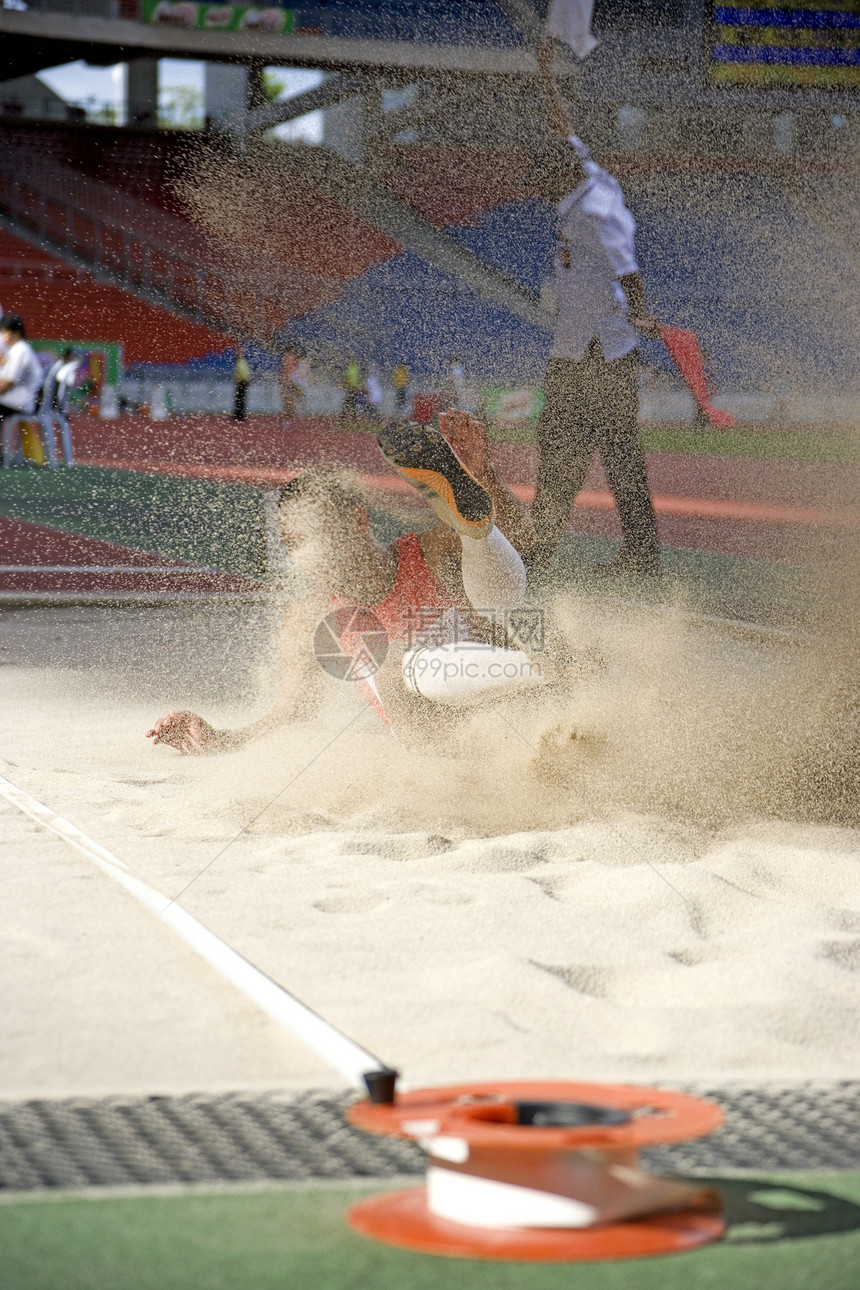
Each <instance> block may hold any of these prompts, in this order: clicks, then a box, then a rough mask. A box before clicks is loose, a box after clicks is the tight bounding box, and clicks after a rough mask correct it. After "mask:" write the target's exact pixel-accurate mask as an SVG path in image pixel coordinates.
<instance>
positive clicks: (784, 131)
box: [773, 112, 797, 157]
mask: <svg viewBox="0 0 860 1290" xmlns="http://www.w3.org/2000/svg"><path fill="white" fill-rule="evenodd" d="M796 147H797V118H796V117H795V115H794V113H793V112H780V114H779V116H775V117H774V118H773V148H774V152H776V153H778V154H779V156H781V157H790V156H792V155H793V153H794V150H795V148H796Z"/></svg>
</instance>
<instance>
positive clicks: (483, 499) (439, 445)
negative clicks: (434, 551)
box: [378, 421, 494, 538]
mask: <svg viewBox="0 0 860 1290" xmlns="http://www.w3.org/2000/svg"><path fill="white" fill-rule="evenodd" d="M378 443H379V447H380V449H381V451H382V455H383V457H384V458H385V460H386V461H387V462H389V463H390V464H391V465H392V466H393V467H394V469H395V470H396V471H397V473H398V475H401V476H402V477H403V479H405V480H406V481H407V483H409V484H411V485H412V487H413V488H417V489H418V492H419V493H420V494H421V495H422V497H424V498H425V499H426V501H427V504H428V505H429V507H430V509H431V510H432V511H433V512H434V513H435V514H436V515H438V516H439V519H440V520H442V522H443V523H444V524H447V525H448V527H449V528H452V529H454V531H455V532H456V533H461V534H463V535H464V536H466V537H473V538H482V537H486V536H487V534H488V533H489V532H490V530H491V528H492V527H493V520H494V512H493V501H492V498H491V497H490V495H489V493H488V492H487V491H486V489H484V488H482V487H481V485H480V484H479V483H478V481H477V480H476V479H474V478H473V477H472V475H470V474H469V472H468V470H466V467H465V466H464V465H463V464H462V463H461V462H460V460H459V459H458V457H457V455H456V453H455V452H454V449H453V448H452V447H451V445H450V444H449V443H448V441H447V440H446V439H445V437H444V436H443V434H442V432H441V430H439V429H438V427H437V426H434V425H427V426H422V425H419V424H418V422H417V421H393V422H391V424H390V425H388V426H386V428H385V430H383V432H382V434H381V435H380V436H379V439H378Z"/></svg>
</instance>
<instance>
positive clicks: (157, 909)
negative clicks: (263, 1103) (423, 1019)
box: [0, 775, 387, 1093]
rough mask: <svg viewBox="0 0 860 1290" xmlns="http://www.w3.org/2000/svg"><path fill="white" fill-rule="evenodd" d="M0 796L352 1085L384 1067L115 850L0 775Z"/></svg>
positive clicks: (360, 1084)
mask: <svg viewBox="0 0 860 1290" xmlns="http://www.w3.org/2000/svg"><path fill="white" fill-rule="evenodd" d="M0 797H2V798H4V799H5V800H6V801H7V802H9V804H10V805H11V806H15V807H17V808H18V810H19V811H22V812H23V813H24V814H25V815H28V816H29V817H30V819H31V820H34V821H35V822H36V823H37V824H40V825H41V826H42V827H43V828H45V829H50V830H51V832H52V833H56V834H57V836H58V837H60V838H62V839H63V841H64V842H67V843H68V845H69V846H71V847H74V848H75V850H76V851H79V852H80V853H81V855H84V856H86V858H87V859H88V860H91V861H92V863H93V864H94V865H97V866H98V868H99V869H101V870H102V872H103V873H106V874H107V875H108V877H110V878H113V879H114V880H115V881H116V882H118V883H119V884H120V886H121V887H124V888H125V890H126V891H127V892H129V894H130V895H132V896H134V898H135V900H138V901H140V903H141V904H142V905H144V906H145V907H146V908H147V909H148V910H149V911H150V913H152V914H154V915H155V917H156V918H158V919H159V920H160V921H161V922H162V923H165V924H166V926H168V927H169V928H170V929H171V930H172V931H173V932H175V933H176V935H177V936H178V937H179V938H180V940H182V941H184V942H185V944H186V945H187V946H188V947H189V949H192V950H193V951H194V952H195V954H198V955H199V956H200V958H202V959H204V960H205V961H206V962H207V963H208V964H209V966H210V967H212V968H214V969H215V971H216V972H217V973H218V974H219V975H220V976H222V977H223V978H224V979H225V981H229V982H230V984H231V985H233V986H235V987H236V989H237V990H239V991H241V993H242V994H243V995H244V996H245V998H246V999H250V1000H251V1002H252V1003H255V1004H256V1005H257V1007H258V1008H260V1009H261V1011H263V1012H265V1013H266V1015H267V1016H269V1017H271V1018H272V1020H273V1021H277V1022H278V1023H279V1024H280V1025H282V1026H284V1027H285V1028H286V1029H287V1030H289V1031H290V1033H291V1034H292V1035H294V1036H295V1037H296V1038H297V1039H300V1040H301V1041H302V1043H303V1044H305V1045H306V1047H308V1048H310V1049H311V1051H312V1052H314V1053H316V1054H317V1056H318V1057H321V1058H322V1059H323V1061H324V1062H326V1063H327V1064H328V1065H329V1066H331V1067H332V1068H333V1069H334V1070H336V1071H337V1072H338V1074H339V1075H342V1076H343V1078H344V1079H345V1080H347V1082H348V1083H350V1084H352V1085H353V1086H354V1087H355V1088H358V1089H360V1090H361V1091H362V1092H363V1093H366V1091H367V1085H366V1083H365V1079H364V1077H365V1075H367V1074H373V1073H374V1072H377V1071H384V1070H386V1069H387V1068H386V1067H385V1065H384V1063H383V1062H381V1061H380V1060H379V1058H378V1057H374V1055H373V1053H369V1052H368V1051H367V1049H365V1048H362V1047H361V1046H360V1045H359V1044H356V1043H354V1042H353V1040H351V1039H349V1038H348V1037H347V1036H346V1035H344V1034H342V1033H341V1031H339V1030H338V1029H337V1028H336V1027H335V1026H332V1025H331V1023H330V1022H328V1021H326V1020H325V1018H323V1017H320V1016H319V1015H318V1014H317V1013H316V1012H314V1011H313V1010H312V1009H311V1008H309V1007H307V1005H306V1004H304V1003H302V1002H301V1000H300V999H297V998H296V997H295V995H292V994H290V992H289V991H288V990H285V989H284V987H283V986H281V985H278V983H277V982H276V981H273V980H272V979H271V977H268V976H266V974H265V972H261V971H260V969H259V968H257V967H254V965H253V963H249V962H248V960H247V959H245V958H243V957H242V955H241V954H237V952H236V951H235V950H234V949H231V947H230V946H229V945H227V943H226V942H225V941H222V940H221V938H220V937H218V936H216V935H215V933H214V932H210V931H209V929H208V928H206V927H204V926H203V924H202V923H199V922H198V921H197V919H196V918H193V917H192V916H191V914H188V913H186V911H185V910H184V909H182V907H181V906H180V905H177V904H175V903H174V902H173V901H172V900H170V898H169V897H168V896H165V895H163V894H162V893H161V892H159V891H156V890H155V889H154V888H153V887H149V886H147V884H146V883H145V882H141V881H140V879H139V878H135V877H134V875H133V874H132V873H130V872H129V868H128V865H126V864H124V863H123V861H122V860H120V859H119V858H118V857H117V856H115V855H113V854H112V853H111V852H110V851H107V850H106V849H105V848H104V847H103V846H100V845H99V843H98V842H95V841H94V840H93V839H92V838H90V837H88V836H87V835H86V833H82V832H81V830H80V829H79V828H77V826H76V825H74V824H72V823H71V822H70V821H69V820H64V819H63V818H62V816H60V815H57V814H56V813H55V812H54V811H52V810H51V809H50V808H49V807H47V806H45V805H44V804H43V803H42V802H38V801H36V799H35V798H34V797H30V795H29V793H25V792H23V790H22V789H20V788H17V787H16V786H15V785H14V784H13V783H11V782H10V780H8V779H5V778H4V777H3V776H2V775H0Z"/></svg>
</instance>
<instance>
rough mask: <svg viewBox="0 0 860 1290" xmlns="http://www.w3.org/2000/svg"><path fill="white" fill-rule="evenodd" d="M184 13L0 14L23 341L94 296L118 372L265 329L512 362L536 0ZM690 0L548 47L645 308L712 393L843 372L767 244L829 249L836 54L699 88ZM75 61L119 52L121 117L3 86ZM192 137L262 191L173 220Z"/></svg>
mask: <svg viewBox="0 0 860 1290" xmlns="http://www.w3.org/2000/svg"><path fill="white" fill-rule="evenodd" d="M191 9H194V14H195V18H194V21H195V23H198V25H197V26H194V27H190V26H188V22H189V21H190V18H189V14H190V13H191ZM198 10H199V14H198ZM204 11H206V6H202V7H201V6H199V5H198V6H197V7H196V9H195V8H194V6H193V5H192V6H190V7H189V8H188V13H186V12H185V10H184V9H183V8H182V6H181V5H180V6H178V7H177V6H176V5H171V4H170V3H167V0H165V3H162V4H156V5H153V4H149V3H148V2H147V0H144V3H143V4H142V5H141V6H139V7H138V6H136V5H134V4H132V3H130V2H129V0H123V2H122V3H119V4H118V3H114V2H113V0H103V2H102V0H81V2H80V3H79V4H77V5H76V6H75V7H74V8H73V9H72V10H71V11H70V10H69V8H68V6H66V5H65V4H61V3H60V0H57V8H56V10H55V11H54V10H52V3H51V0H39V2H38V3H34V4H29V5H27V6H26V7H23V6H22V7H21V8H12V9H10V8H4V9H2V10H0V30H2V32H3V42H2V43H3V50H2V55H0V58H2V60H3V61H2V67H3V74H4V77H5V78H6V81H5V83H6V85H7V86H8V87H11V88H10V89H8V90H6V91H5V92H4V97H3V99H2V101H0V113H2V115H0V130H2V136H3V145H4V146H3V156H2V161H0V185H2V194H0V219H2V227H3V233H4V241H3V256H2V261H0V266H2V267H0V275H2V276H0V288H2V291H0V300H2V301H3V303H4V306H5V304H6V302H7V301H8V302H9V303H10V304H11V303H20V299H19V298H20V296H21V292H22V290H23V288H24V286H25V284H26V285H27V288H28V289H27V292H26V295H27V302H28V303H27V308H28V310H29V313H30V315H31V318H32V320H33V322H32V326H33V327H35V328H36V331H37V332H38V333H39V334H41V335H45V336H48V335H50V336H63V335H68V334H69V327H70V326H71V325H72V324H71V320H72V319H73V318H77V319H78V320H79V322H78V325H77V328H76V330H77V331H78V333H79V334H83V333H84V332H86V333H87V334H88V335H89V334H91V333H92V327H93V324H94V322H95V319H96V318H98V319H99V330H100V331H101V332H102V333H109V336H107V338H111V339H116V340H120V339H121V340H122V343H123V345H124V348H125V362H126V364H128V365H133V366H137V365H139V364H141V363H144V364H146V363H155V364H164V363H173V364H177V365H183V364H185V363H187V362H188V361H189V360H192V359H194V360H197V361H198V366H199V363H200V362H201V361H206V360H207V359H208V361H209V362H210V364H211V366H212V367H213V370H218V368H219V358H218V355H219V354H221V353H223V352H224V351H226V350H227V348H228V347H229V345H230V344H235V338H236V337H237V336H242V337H244V338H246V339H248V340H250V341H252V342H254V343H256V344H257V345H258V346H259V347H260V348H261V349H262V350H263V351H268V352H271V353H272V354H276V353H277V352H278V350H279V349H282V348H283V345H284V344H285V343H286V342H287V339H288V338H292V339H294V340H296V341H299V342H301V343H302V344H303V345H305V346H306V347H307V348H308V350H309V351H310V352H311V353H312V354H313V355H314V356H315V357H317V358H318V359H319V360H320V361H321V362H330V361H331V360H332V359H333V358H334V357H335V356H336V355H338V354H341V353H343V352H344V351H345V350H347V349H348V350H350V351H354V352H355V354H356V356H357V357H358V358H359V359H360V360H362V361H363V362H365V363H367V362H370V361H376V362H378V363H379V364H380V365H381V366H382V367H384V368H385V369H386V370H387V369H389V368H390V367H391V366H392V365H393V364H394V363H395V362H397V361H403V362H405V363H406V364H407V365H408V366H409V367H410V369H411V370H412V371H413V372H415V373H416V374H420V377H421V379H422V380H423V381H425V382H427V381H431V380H432V379H433V378H434V377H438V374H439V373H440V372H441V371H442V370H443V368H444V364H445V361H446V356H447V354H448V353H449V352H452V351H456V352H458V353H459V354H460V355H462V356H463V359H464V362H465V364H466V366H467V368H468V369H469V371H470V372H471V373H473V374H474V376H475V377H476V378H477V379H480V380H495V381H497V382H508V383H517V382H522V381H534V380H536V379H537V378H538V375H539V372H540V369H541V365H542V363H543V360H544V358H545V354H546V350H547V345H548V336H549V326H550V323H549V321H548V318H547V316H546V315H545V314H544V313H543V312H542V310H541V306H540V287H541V283H542V279H543V277H545V275H546V265H547V258H548V248H549V245H550V242H551V237H552V229H551V216H550V212H549V208H548V207H547V206H545V205H544V204H543V203H536V202H535V200H534V199H533V198H530V197H529V196H528V194H527V193H526V192H525V191H524V188H523V177H524V173H525V169H526V166H527V159H528V153H529V148H530V146H531V145H532V144H533V143H534V142H535V140H536V139H537V138H539V136H540V131H541V128H542V127H541V119H540V114H539V105H538V99H537V94H536V88H535V84H534V80H535V78H534V74H533V61H532V56H531V54H530V52H529V48H530V40H531V38H532V35H533V27H534V24H536V23H537V22H538V21H539V20H540V18H541V16H542V15H541V11H540V5H538V6H533V5H530V4H528V3H526V2H525V0H522V2H521V3H515V2H514V0H510V2H509V3H501V2H499V3H490V2H488V3H482V4H474V3H472V4H468V3H463V4H460V3H456V4H454V3H442V2H441V0H439V2H438V3H422V4H418V3H414V4H413V3H398V4H394V3H383V2H382V0H380V2H379V3H376V2H374V0H349V2H346V0H344V2H339V3H331V4H327V5H319V6H315V7H308V8H305V7H301V8H296V9H284V10H283V11H275V10H271V9H270V10H265V11H260V12H265V13H266V14H267V15H269V17H270V18H271V16H272V15H275V14H277V13H280V15H281V17H282V19H283V21H282V24H281V26H282V31H281V33H280V34H270V31H269V28H267V27H266V25H265V24H261V25H258V26H257V27H256V28H252V27H246V28H244V29H240V30H235V31H232V30H231V31H220V30H218V29H217V28H215V27H214V26H210V25H209V23H208V19H206V18H205V16H203V15H204ZM206 12H208V11H206ZM236 12H237V13H238V12H239V11H238V10H236ZM49 14H50V15H51V17H50V18H49V17H48V15H49ZM198 19H199V21H198ZM707 19H708V15H707V14H706V13H705V12H703V9H702V5H701V4H700V3H696V2H695V0H686V2H685V0H671V2H670V0H662V2H661V0H650V2H649V3H641V4H635V5H632V4H626V3H621V2H620V0H619V2H617V3H612V2H611V0H604V3H600V2H598V4H597V5H596V8H595V16H594V30H595V32H596V34H597V37H598V42H599V43H598V46H597V48H596V50H595V51H594V52H593V54H592V55H591V56H590V57H589V58H588V59H587V60H585V61H584V62H582V63H577V62H576V60H574V59H572V58H571V59H570V60H568V66H567V67H566V68H565V71H566V78H565V81H566V86H567V90H568V92H569V94H570V95H571V101H572V103H573V104H574V105H575V114H576V116H577V119H578V121H579V122H580V129H581V134H582V136H583V137H584V138H586V139H587V141H588V142H589V145H590V146H591V148H592V151H593V152H594V153H595V155H597V156H599V157H600V159H601V160H602V161H605V163H606V164H608V165H609V167H610V169H612V170H613V172H614V173H615V174H617V175H618V177H619V178H620V179H621V181H622V183H623V184H624V188H625V192H626V193H627V194H628V199H629V201H630V203H631V206H632V208H633V210H634V212H635V214H636V217H637V220H638V223H639V229H640V232H639V237H640V243H641V246H642V252H641V254H642V257H643V261H644V262H646V263H647V265H648V275H649V286H650V288H651V291H652V293H653V296H654V298H655V300H656V301H657V302H658V304H659V307H660V310H661V312H662V313H663V314H664V315H665V316H666V317H671V318H672V319H675V320H677V321H679V322H681V323H683V324H684V325H689V324H691V323H693V322H695V324H696V325H697V327H698V329H699V331H700V332H701V335H702V338H703V343H704V344H705V346H706V348H707V350H708V352H709V354H710V355H711V358H712V363H713V366H714V369H715V370H716V371H718V372H719V373H720V379H721V382H722V384H723V385H724V386H725V387H727V388H729V389H731V390H733V391H736V392H738V393H741V394H744V395H756V394H762V395H768V394H770V395H772V394H773V393H774V392H775V391H778V392H779V394H780V395H781V397H782V398H783V399H784V398H785V397H789V396H790V395H792V394H793V393H796V392H804V393H808V392H809V391H810V390H813V389H814V390H816V391H817V392H819V393H820V394H821V395H822V397H824V396H826V395H827V393H828V391H830V392H831V393H832V392H833V391H834V390H839V389H844V387H845V383H846V382H847V381H850V379H851V363H850V359H849V357H848V356H849V354H850V349H851V346H850V341H849V336H850V331H851V328H852V326H853V320H852V309H853V306H852V304H851V297H852V295H853V284H852V282H851V280H850V277H849V276H848V275H841V274H839V273H838V270H836V269H834V271H833V274H832V279H833V280H832V282H831V283H830V286H829V290H828V293H827V297H826V298H824V297H823V296H822V294H821V293H820V291H819V289H818V288H819V283H820V273H819V272H818V270H817V269H815V268H814V267H813V265H812V263H811V262H810V259H809V257H807V256H805V255H803V254H799V255H798V254H795V253H794V248H798V247H811V246H815V247H816V248H818V249H819V252H818V253H819V255H820V256H822V257H823V259H824V260H825V261H826V262H827V263H828V265H829V264H830V263H836V262H838V260H839V257H840V256H842V255H844V254H845V253H846V251H847V248H848V244H849V243H850V242H851V239H852V236H853V235H852V228H851V225H852V220H851V211H850V204H849V203H847V202H846V201H845V199H844V198H843V199H842V200H841V202H840V201H839V200H836V199H835V198H834V193H836V192H839V191H843V192H844V188H845V185H844V172H845V168H846V166H849V165H853V164H854V162H853V160H852V158H853V156H854V149H855V148H856V137H857V119H856V113H855V112H854V110H853V103H854V98H853V95H852V87H853V80H852V77H853V76H855V75H856V66H855V67H854V68H853V70H852V68H851V66H848V67H846V68H845V69H843V70H844V76H843V77H842V79H841V80H837V81H833V80H832V78H831V79H830V80H828V79H827V76H826V74H827V72H828V70H830V71H831V72H832V71H833V69H832V68H830V69H828V67H823V68H819V71H820V73H821V76H820V81H819V82H812V83H809V84H807V83H804V81H803V79H802V78H796V81H797V83H796V84H793V83H792V82H791V80H790V79H789V78H788V77H783V79H782V80H781V81H779V82H776V83H775V87H774V85H771V84H768V86H767V88H766V90H762V89H761V88H760V87H759V86H758V85H757V84H756V83H755V82H754V81H751V82H750V83H749V84H747V83H746V82H745V81H743V80H739V81H738V84H731V85H727V84H724V83H723V81H722V80H720V79H719V78H715V76H714V72H715V71H717V72H719V71H720V68H721V67H722V68H723V70H725V67H726V66H728V64H720V63H717V62H715V61H714V57H713V50H712V48H711V47H710V46H709V45H708V40H707V32H708V29H709V28H708V21H707ZM530 24H531V27H530ZM849 35H850V32H849ZM81 54H84V55H85V56H86V58H87V59H89V60H90V62H91V63H93V62H98V63H99V64H108V63H113V62H114V61H116V60H118V59H120V58H122V59H123V60H124V61H125V62H126V66H127V74H126V96H125V103H124V105H123V109H122V114H123V117H124V122H125V124H122V125H111V126H109V125H104V124H101V125H99V124H94V123H93V122H92V121H90V120H85V121H79V120H77V119H76V118H77V117H78V116H80V114H81V111H82V109H80V108H77V107H74V106H72V105H69V104H66V105H64V106H65V108H66V120H64V121H57V120H54V119H50V118H52V117H53V116H54V115H55V114H56V109H57V103H56V102H55V101H54V100H53V99H52V100H51V101H48V102H46V103H45V104H43V111H44V114H45V117H47V118H48V119H41V120H40V119H39V108H38V95H36V94H33V93H31V94H30V95H29V97H28V95H27V93H26V84H25V83H26V82H27V81H28V80H29V81H30V82H31V83H35V73H36V72H38V71H39V70H43V69H44V68H45V66H46V65H50V66H55V65H60V64H61V63H63V62H64V61H65V60H67V59H71V58H75V57H79V56H80V55H81ZM167 56H170V57H172V58H177V57H179V58H194V59H196V60H198V61H200V60H205V78H204V84H205V95H204V97H205V101H204V103H203V105H202V106H203V114H202V119H203V124H204V128H203V129H200V130H186V131H183V130H177V129H171V130H165V129H159V128H158V125H159V117H158V112H159V108H158V65H159V59H160V58H164V57H167ZM216 59H217V61H215V60H216ZM282 66H291V67H301V68H305V69H308V68H313V69H316V70H317V71H318V72H319V74H320V76H321V77H322V76H323V73H324V77H323V79H321V81H320V84H319V85H317V86H316V87H314V88H311V89H310V90H306V91H304V92H303V93H299V94H297V95H293V96H292V97H290V98H276V99H274V100H273V101H268V100H267V99H266V92H265V76H264V73H263V68H264V67H271V68H278V67H282ZM747 66H748V67H749V66H754V65H752V64H750V65H747ZM782 70H783V72H786V71H789V72H790V70H791V68H790V67H788V68H787V69H786V68H783V69H782ZM801 70H803V69H801ZM806 70H807V71H808V70H809V69H808V68H807V69H806ZM837 70H838V69H837ZM22 73H23V75H22ZM0 84H2V82H0ZM22 87H24V88H23V89H22ZM16 94H17V98H16ZM763 95H764V96H765V97H764V99H763V97H762V96H763ZM309 111H315V112H317V113H319V114H321V117H322V129H321V131H320V136H321V137H320V142H319V144H318V145H317V146H315V147H310V146H308V145H306V144H290V143H289V142H285V141H283V140H282V139H279V138H278V137H277V127H278V126H279V125H280V126H282V125H283V124H284V123H285V122H289V121H294V120H296V119H298V118H301V117H303V116H304V115H305V114H306V113H307V112H309ZM213 148H214V149H216V150H217V149H221V150H222V151H224V150H226V151H227V153H229V154H230V156H231V157H232V161H231V162H230V166H229V168H230V169H231V170H232V171H233V172H234V173H235V174H239V173H242V172H243V168H244V172H245V174H246V177H247V178H248V180H249V184H248V185H246V188H247V187H250V188H251V189H253V191H254V192H255V193H256V195H257V198H258V199H259V197H260V187H261V185H262V187H263V188H265V189H266V190H267V191H268V194H269V197H270V200H269V201H268V202H261V203H260V205H259V207H258V209H257V210H256V211H255V212H254V213H253V215H251V216H247V218H246V219H245V220H244V221H243V222H242V224H241V228H239V227H238V226H237V223H236V221H235V220H234V221H233V224H232V225H231V228H230V229H227V228H225V227H222V229H221V230H219V229H218V228H217V227H214V226H213V224H212V219H210V220H209V221H206V219H205V218H204V219H203V221H202V222H203V224H204V225H205V224H207V223H208V227H202V228H201V218H200V217H201V212H200V210H199V208H198V209H197V210H196V211H193V210H191V209H190V206H189V203H188V201H187V190H188V187H189V184H190V183H192V182H193V181H192V179H190V178H189V177H190V176H193V174H194V172H195V167H196V166H198V165H199V163H200V159H201V157H202V156H206V155H208V156H209V158H210V161H211V156H212V152H211V150H212V149H213ZM207 150H208V151H207ZM261 150H263V152H264V154H265V179H262V178H261V166H262V164H263V163H262V162H261V161H260V157H261ZM210 169H211V166H210ZM250 171H254V172H255V178H254V182H253V183H252V182H251V175H250ZM180 181H181V182H180ZM183 188H184V190H185V192H186V199H183V196H182V191H183ZM246 205H247V202H246ZM212 218H213V219H214V214H213V217H212ZM222 218H223V212H222ZM251 224H253V226H254V227H253V228H251V227H250V225H251ZM249 241H251V242H252V243H253V244H254V245H255V246H256V247H257V248H259V249H262V248H265V255H264V260H265V273H261V272H260V268H259V260H258V262H257V267H256V268H253V267H251V266H250V263H249V256H248V255H245V254H243V251H245V250H246V249H247V246H246V245H244V244H247V243H248V242H249ZM237 243H238V244H239V245H237ZM250 258H253V254H252V256H251V257H250ZM751 262H755V263H756V264H757V266H758V267H757V272H756V274H755V275H752V276H751V275H750V274H749V271H748V269H749V265H750V263H751ZM703 264H707V266H708V269H707V272H704V273H703V272H702V270H701V266H702V265H703ZM132 300H133V301H134V303H132ZM30 302H32V303H30ZM153 310H155V311H157V312H155V313H153V312H152V311H153ZM120 315H122V317H123V322H122V328H120V326H119V318H120ZM171 315H172V316H173V317H178V318H181V319H182V320H183V321H182V324H181V325H176V324H171V323H170V322H169V317H170V316H171ZM108 320H111V321H110V322H108ZM159 320H160V321H159ZM120 330H122V331H123V332H124V334H123V335H122V336H120ZM777 338H778V339H777ZM652 348H653V349H654V350H655V353H654V354H652V355H651V356H650V357H651V358H652V360H653V361H654V362H655V363H656V364H658V365H659V363H660V361H661V359H660V356H659V355H658V354H657V353H656V347H652ZM272 361H273V362H274V359H273V360H272ZM223 365H224V360H223V359H221V360H220V366H221V367H222V368H223ZM270 366H272V364H270ZM177 379H179V373H177Z"/></svg>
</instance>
